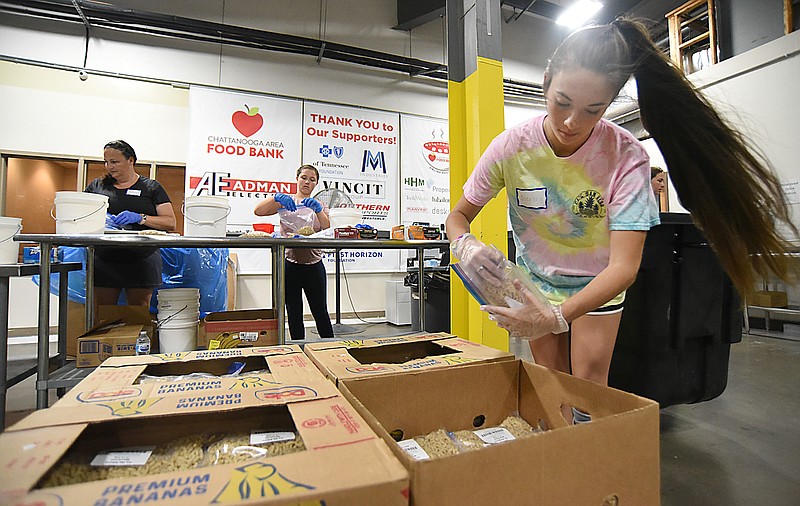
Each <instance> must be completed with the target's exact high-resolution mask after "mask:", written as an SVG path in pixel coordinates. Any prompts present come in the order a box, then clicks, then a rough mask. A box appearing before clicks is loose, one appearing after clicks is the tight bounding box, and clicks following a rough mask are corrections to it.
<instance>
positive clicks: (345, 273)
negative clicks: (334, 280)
mask: <svg viewBox="0 0 800 506" xmlns="http://www.w3.org/2000/svg"><path fill="white" fill-rule="evenodd" d="M339 267H340V268H341V269H342V275H343V276H344V287H345V289H346V290H347V299H348V300H349V301H350V307H351V308H352V309H353V313H354V314H355V315H356V318H358V319H359V320H361V321H362V322H364V323H367V324H369V325H377V323H378V322H368V321H367V320H365V319H363V318H361V316H360V315H359V314H358V311H356V306H355V304H353V297H352V296H351V295H350V283H348V282H347V272H345V270H344V264H343V263H341V262H340V265H339Z"/></svg>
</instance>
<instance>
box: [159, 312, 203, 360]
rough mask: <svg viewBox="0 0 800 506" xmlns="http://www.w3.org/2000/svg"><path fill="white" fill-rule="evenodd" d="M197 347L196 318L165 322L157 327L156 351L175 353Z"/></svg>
mask: <svg viewBox="0 0 800 506" xmlns="http://www.w3.org/2000/svg"><path fill="white" fill-rule="evenodd" d="M196 349H197V320H194V321H190V322H185V321H178V322H171V321H170V322H166V323H164V324H163V325H162V326H160V327H159V328H158V351H159V352H160V353H177V352H179V351H193V350H196Z"/></svg>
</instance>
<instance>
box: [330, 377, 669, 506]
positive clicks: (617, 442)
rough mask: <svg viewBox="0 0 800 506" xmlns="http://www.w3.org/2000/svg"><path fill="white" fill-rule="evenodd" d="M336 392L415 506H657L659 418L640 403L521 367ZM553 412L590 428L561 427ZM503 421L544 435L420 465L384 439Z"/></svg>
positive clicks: (353, 382) (383, 381)
mask: <svg viewBox="0 0 800 506" xmlns="http://www.w3.org/2000/svg"><path fill="white" fill-rule="evenodd" d="M339 389H340V391H342V393H343V394H344V396H345V397H347V398H348V399H349V400H350V402H351V403H352V404H353V405H354V406H356V408H357V409H358V410H359V411H360V412H361V414H362V415H363V416H364V418H365V419H366V420H367V422H369V423H370V425H372V427H373V428H374V429H375V430H376V432H378V434H380V435H381V436H382V437H383V438H384V439H385V440H386V441H387V443H389V444H390V447H391V448H392V451H394V453H395V455H396V456H397V457H398V458H399V459H400V461H401V462H403V464H404V465H405V466H406V468H407V469H408V470H409V472H410V474H411V504H414V505H415V506H428V505H431V506H434V505H435V506H440V505H443V504H459V505H471V504H474V505H486V504H498V505H500V504H502V505H504V506H506V505H526V506H530V505H556V504H559V505H560V504H586V505H596V506H611V505H617V504H620V505H624V504H630V505H632V504H637V505H639V504H642V505H644V504H646V505H648V506H651V505H658V504H659V501H660V495H659V428H658V424H659V410H658V404H657V403H656V402H654V401H651V400H649V399H645V398H642V397H638V396H635V395H632V394H628V393H625V392H622V391H619V390H615V389H612V388H608V387H603V386H600V385H597V384H594V383H591V382H588V381H584V380H580V379H577V378H574V377H572V376H569V375H566V374H562V373H558V372H555V371H552V370H549V369H546V368H544V367H541V366H537V365H534V364H531V363H528V362H522V361H513V362H498V363H488V364H487V363H482V364H475V365H467V366H464V367H454V368H449V369H439V370H431V371H422V372H417V373H410V374H395V375H389V376H375V377H371V378H358V379H344V380H341V381H340V382H339ZM562 405H564V406H565V407H567V408H568V407H576V408H578V409H580V410H581V411H584V412H586V413H589V414H590V415H591V416H592V421H591V422H589V423H585V424H580V425H567V423H566V421H565V420H564V418H563V416H562V414H561V409H560V407H561V406H562ZM512 414H517V415H519V416H521V417H522V418H524V419H525V420H526V421H527V422H528V423H530V424H531V425H532V426H533V427H537V426H538V427H543V428H545V429H546V430H545V431H544V432H539V433H535V434H532V435H530V436H528V437H525V438H520V439H516V440H513V441H509V442H506V443H502V444H495V445H491V446H488V447H484V448H481V449H479V450H476V451H470V452H465V453H458V454H456V455H451V456H447V457H442V458H438V459H430V460H414V459H412V458H411V457H410V456H409V455H408V454H406V452H405V451H404V450H402V449H401V448H400V447H399V446H398V445H397V444H392V442H393V441H394V440H393V438H392V436H390V434H394V435H396V437H398V439H410V438H413V437H415V436H419V435H426V434H430V433H432V432H434V431H436V430H438V429H445V430H448V431H457V430H465V429H469V430H474V428H488V427H495V426H497V425H499V424H500V422H502V421H503V420H504V419H505V418H506V417H507V416H509V415H512ZM481 422H482V423H481Z"/></svg>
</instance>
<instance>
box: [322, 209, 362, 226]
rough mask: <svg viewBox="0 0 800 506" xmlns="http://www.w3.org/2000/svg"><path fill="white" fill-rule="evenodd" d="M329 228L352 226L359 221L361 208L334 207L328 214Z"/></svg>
mask: <svg viewBox="0 0 800 506" xmlns="http://www.w3.org/2000/svg"><path fill="white" fill-rule="evenodd" d="M329 217H330V219H331V228H343V227H354V226H356V225H358V224H359V223H361V209H356V208H355V207H334V208H333V209H331V211H330V215H329Z"/></svg>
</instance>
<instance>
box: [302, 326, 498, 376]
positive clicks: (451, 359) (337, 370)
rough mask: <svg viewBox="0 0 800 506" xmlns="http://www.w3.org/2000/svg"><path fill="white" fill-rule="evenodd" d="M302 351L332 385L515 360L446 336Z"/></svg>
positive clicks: (352, 342)
mask: <svg viewBox="0 0 800 506" xmlns="http://www.w3.org/2000/svg"><path fill="white" fill-rule="evenodd" d="M303 350H304V351H305V353H306V354H307V355H308V356H309V357H310V358H311V360H313V361H314V363H315V364H317V367H319V369H320V370H321V371H322V372H323V373H324V374H325V376H327V377H328V378H329V379H331V380H332V381H337V380H339V379H342V378H355V377H361V376H372V375H376V374H395V373H403V372H408V371H418V370H425V369H435V368H442V367H452V366H458V365H462V364H470V363H475V362H482V361H483V362H491V361H497V360H513V359H514V355H512V354H511V353H507V352H504V351H500V350H496V349H494V348H490V347H488V346H483V345H481V344H478V343H474V342H472V341H467V340H466V339H461V338H458V337H455V336H453V335H451V334H445V333H436V334H423V335H417V336H400V337H386V338H377V339H366V340H359V339H350V340H344V341H333V342H317V343H308V344H306V345H305V347H304V348H303Z"/></svg>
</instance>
